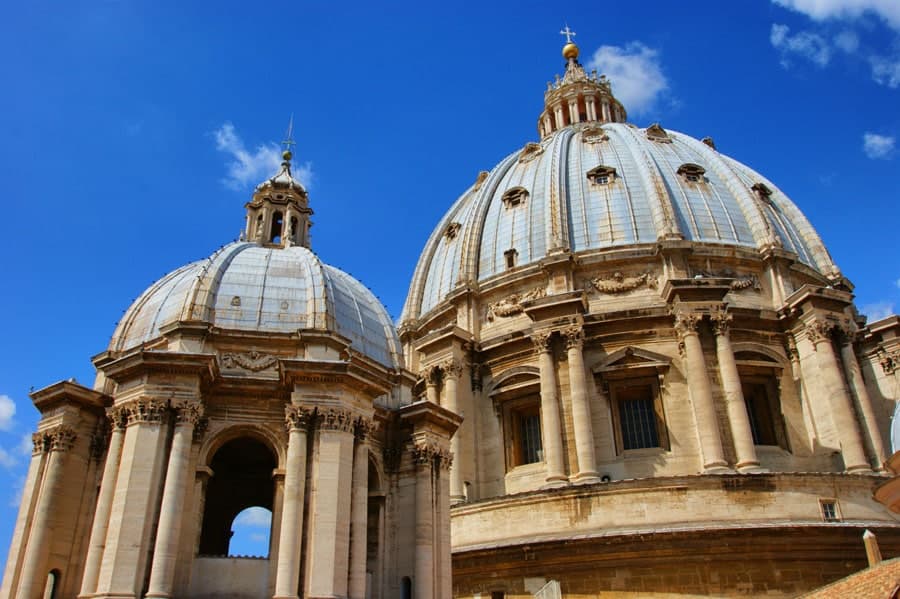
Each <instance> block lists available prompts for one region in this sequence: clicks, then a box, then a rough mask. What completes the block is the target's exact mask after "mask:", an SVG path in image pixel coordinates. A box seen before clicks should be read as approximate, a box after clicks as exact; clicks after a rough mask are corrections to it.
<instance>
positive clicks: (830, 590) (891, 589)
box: [798, 558, 900, 599]
mask: <svg viewBox="0 0 900 599" xmlns="http://www.w3.org/2000/svg"><path fill="white" fill-rule="evenodd" d="M898 597H900V558H896V559H892V560H887V561H883V562H881V563H880V564H878V565H876V566H873V567H871V568H866V569H865V570H862V571H860V572H857V573H856V574H851V575H850V576H847V577H846V578H842V579H840V580H838V581H836V582H832V583H831V584H829V585H827V586H824V587H822V588H820V589H816V590H815V591H812V592H809V593H806V594H805V595H801V596H800V597H799V598H798V599H801V598H802V599H895V598H898Z"/></svg>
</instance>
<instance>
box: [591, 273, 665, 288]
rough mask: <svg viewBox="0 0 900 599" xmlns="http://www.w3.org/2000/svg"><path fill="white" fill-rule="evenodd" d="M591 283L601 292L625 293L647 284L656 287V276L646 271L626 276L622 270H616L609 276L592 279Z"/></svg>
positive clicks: (649, 286)
mask: <svg viewBox="0 0 900 599" xmlns="http://www.w3.org/2000/svg"><path fill="white" fill-rule="evenodd" d="M590 283H591V285H592V286H593V288H594V289H596V290H597V291H599V292H600V293H625V292H626V291H633V290H635V289H637V288H638V287H643V286H645V285H646V286H647V287H648V288H650V289H656V276H654V275H653V274H652V273H649V272H645V273H643V274H640V275H636V276H631V277H626V276H625V275H624V274H622V273H621V272H619V271H616V272H614V273H613V274H612V275H610V276H609V277H602V278H601V277H598V278H595V279H591V281H590Z"/></svg>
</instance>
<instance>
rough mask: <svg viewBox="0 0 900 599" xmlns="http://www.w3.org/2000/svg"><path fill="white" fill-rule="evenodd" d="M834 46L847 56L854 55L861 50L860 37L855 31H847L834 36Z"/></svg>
mask: <svg viewBox="0 0 900 599" xmlns="http://www.w3.org/2000/svg"><path fill="white" fill-rule="evenodd" d="M834 45H835V46H837V47H838V48H839V49H841V50H843V51H844V52H846V53H847V54H853V53H855V52H856V51H857V50H859V36H858V35H856V32H855V31H852V30H850V29H845V30H844V31H841V32H840V33H838V34H837V35H836V36H834Z"/></svg>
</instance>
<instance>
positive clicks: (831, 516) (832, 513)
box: [819, 499, 841, 522]
mask: <svg viewBox="0 0 900 599" xmlns="http://www.w3.org/2000/svg"><path fill="white" fill-rule="evenodd" d="M819 506H820V507H821V508H822V520H824V521H825V522H840V521H841V516H840V514H839V513H838V508H837V502H836V501H835V500H833V499H820V500H819Z"/></svg>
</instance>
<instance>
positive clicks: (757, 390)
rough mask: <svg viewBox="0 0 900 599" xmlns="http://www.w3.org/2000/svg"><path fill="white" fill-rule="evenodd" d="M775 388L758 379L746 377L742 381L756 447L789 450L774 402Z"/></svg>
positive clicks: (766, 381)
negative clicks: (769, 446) (771, 446)
mask: <svg viewBox="0 0 900 599" xmlns="http://www.w3.org/2000/svg"><path fill="white" fill-rule="evenodd" d="M773 386H774V383H773V382H771V381H769V380H765V379H761V378H757V377H745V379H744V380H742V381H741V391H742V392H743V394H744V403H745V404H746V405H747V416H748V417H749V419H750V433H751V435H753V443H754V444H755V445H774V446H780V447H783V448H787V444H786V442H785V440H784V433H783V429H782V427H781V416H780V414H779V411H778V408H777V402H776V401H774V400H773V396H774V395H775V393H774V391H773Z"/></svg>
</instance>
